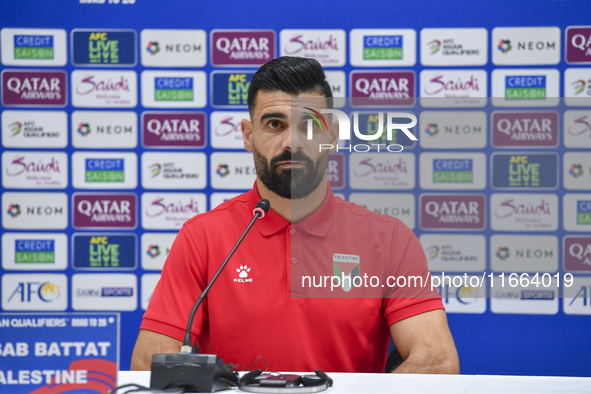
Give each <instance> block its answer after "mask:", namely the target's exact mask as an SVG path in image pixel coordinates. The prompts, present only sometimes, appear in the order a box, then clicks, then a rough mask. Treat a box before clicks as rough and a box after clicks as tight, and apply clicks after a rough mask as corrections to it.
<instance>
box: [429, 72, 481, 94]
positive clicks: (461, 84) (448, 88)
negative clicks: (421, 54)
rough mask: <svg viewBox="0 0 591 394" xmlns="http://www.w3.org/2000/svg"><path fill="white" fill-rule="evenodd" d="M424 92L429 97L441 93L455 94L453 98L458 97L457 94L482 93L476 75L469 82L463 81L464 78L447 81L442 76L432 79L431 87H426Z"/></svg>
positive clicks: (471, 76)
mask: <svg viewBox="0 0 591 394" xmlns="http://www.w3.org/2000/svg"><path fill="white" fill-rule="evenodd" d="M424 91H425V93H426V94H428V95H435V94H439V93H441V92H446V93H453V96H454V97H456V96H457V93H460V94H461V93H465V94H469V93H470V92H478V91H480V87H479V86H478V78H476V77H474V75H470V78H469V79H468V80H462V78H457V79H455V80H453V79H446V78H445V77H444V75H443V74H441V75H437V76H436V77H434V78H431V80H430V81H429V85H427V86H425V89H424Z"/></svg>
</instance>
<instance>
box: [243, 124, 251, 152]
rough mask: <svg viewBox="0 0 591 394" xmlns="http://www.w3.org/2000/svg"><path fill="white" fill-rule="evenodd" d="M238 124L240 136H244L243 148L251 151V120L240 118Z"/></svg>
mask: <svg viewBox="0 0 591 394" xmlns="http://www.w3.org/2000/svg"><path fill="white" fill-rule="evenodd" d="M240 126H241V127H242V137H243V138H244V149H246V150H247V151H249V152H252V122H250V121H249V120H246V119H242V121H240Z"/></svg>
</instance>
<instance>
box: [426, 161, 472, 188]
mask: <svg viewBox="0 0 591 394" xmlns="http://www.w3.org/2000/svg"><path fill="white" fill-rule="evenodd" d="M472 179H473V173H472V159H434V160H433V182H434V183H472Z"/></svg>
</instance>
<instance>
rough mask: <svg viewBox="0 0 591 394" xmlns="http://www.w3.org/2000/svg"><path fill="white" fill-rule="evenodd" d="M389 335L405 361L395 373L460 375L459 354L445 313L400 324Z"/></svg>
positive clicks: (439, 311) (441, 312) (392, 328)
mask: <svg viewBox="0 0 591 394" xmlns="http://www.w3.org/2000/svg"><path fill="white" fill-rule="evenodd" d="M390 333H391V334H392V339H393V340H394V344H395V345H396V349H398V352H399V353H400V355H401V356H402V358H403V359H404V360H405V361H404V362H403V363H402V364H400V366H399V367H398V368H396V369H395V370H394V373H447V374H452V373H454V374H455V373H460V361H459V359H458V352H457V351H456V345H455V344H454V340H453V338H452V336H451V332H450V331H449V326H448V325H447V316H446V314H445V311H444V310H442V309H437V310H434V311H429V312H425V313H421V314H419V315H415V316H412V317H409V318H408V319H404V320H401V321H399V322H397V323H394V324H392V325H391V326H390Z"/></svg>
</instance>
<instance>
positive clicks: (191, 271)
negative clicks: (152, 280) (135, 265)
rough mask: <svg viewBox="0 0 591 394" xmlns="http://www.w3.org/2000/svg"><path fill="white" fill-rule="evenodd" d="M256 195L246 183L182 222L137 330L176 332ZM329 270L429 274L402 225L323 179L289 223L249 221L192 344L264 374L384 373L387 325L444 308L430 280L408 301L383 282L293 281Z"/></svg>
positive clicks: (200, 315)
mask: <svg viewBox="0 0 591 394" xmlns="http://www.w3.org/2000/svg"><path fill="white" fill-rule="evenodd" d="M260 198H261V197H260V195H259V193H258V191H257V188H256V183H255V186H254V188H253V190H251V191H250V192H248V193H244V194H242V195H240V196H238V197H236V198H233V199H231V200H229V201H226V202H225V203H223V204H221V205H220V206H218V207H217V208H216V209H214V210H212V211H210V212H207V213H203V214H200V215H198V216H196V217H194V218H192V219H191V220H188V221H187V222H186V223H185V224H184V226H183V228H182V229H181V230H180V231H179V233H178V235H177V237H176V239H175V241H174V244H173V246H172V249H171V251H170V253H169V255H168V258H167V260H166V264H165V265H164V268H163V270H162V277H161V279H160V281H159V282H158V285H157V286H156V289H155V291H154V294H153V296H152V298H151V300H150V304H149V306H148V310H147V311H146V313H145V314H144V317H143V321H142V325H141V328H142V329H145V330H150V331H155V332H158V333H161V334H164V335H167V336H170V337H173V338H176V339H178V340H180V341H182V340H183V337H184V331H185V328H186V324H187V319H188V315H189V312H190V311H191V309H192V307H193V304H194V303H195V301H196V300H197V298H198V297H199V295H200V294H201V291H202V289H204V288H205V287H206V285H207V284H208V283H209V282H210V281H211V279H212V277H213V276H214V275H215V273H216V271H217V269H218V268H219V267H220V266H221V264H222V263H223V261H224V260H225V258H226V256H227V255H228V253H229V252H230V250H231V249H232V248H233V247H234V244H235V243H236V241H237V240H238V238H239V237H240V235H241V234H242V232H243V231H244V229H245V228H246V226H247V225H248V223H249V222H250V220H251V219H252V217H253V216H252V215H253V214H252V211H253V209H254V207H255V204H256V203H257V202H258V201H259V200H260ZM348 259H350V260H351V261H350V262H349V261H347V260H348ZM343 262H344V264H343ZM335 266H336V267H339V270H341V271H342V272H343V274H345V275H347V274H349V275H353V276H354V275H355V274H358V276H359V274H360V275H363V274H364V273H370V274H375V273H376V272H378V271H381V274H382V275H381V279H382V280H384V277H383V275H384V274H388V275H396V276H400V275H404V276H410V275H415V276H421V277H426V274H427V273H428V271H427V261H426V258H425V254H424V252H423V249H422V247H421V245H420V243H419V241H418V239H417V238H416V236H415V235H414V233H413V232H412V231H411V230H410V229H409V228H408V227H407V226H405V225H404V224H403V223H402V222H401V221H399V220H398V219H395V218H391V217H388V216H383V215H378V214H375V213H373V212H371V211H368V210H367V209H365V208H364V207H360V206H358V205H356V204H353V203H349V202H346V201H344V200H342V199H341V198H338V197H335V196H334V195H333V193H332V191H331V190H330V186H329V189H328V193H327V195H326V198H325V200H324V202H323V203H322V205H321V206H320V207H319V208H318V209H317V210H316V211H315V212H314V213H312V214H311V215H310V216H308V217H307V218H305V219H304V220H302V221H300V222H298V223H295V224H293V225H291V224H290V223H289V222H288V221H286V220H285V219H284V218H282V217H281V216H279V215H278V214H276V213H275V212H274V211H272V210H270V211H269V213H268V214H267V215H266V216H265V217H264V218H263V219H259V220H257V221H256V223H255V225H254V226H253V228H252V229H251V231H250V232H249V233H248V234H247V235H246V237H245V239H244V240H243V242H242V244H241V245H240V246H239V247H238V249H237V250H236V252H235V253H234V256H233V257H232V258H231V259H230V261H229V262H228V265H227V266H226V268H225V269H224V271H223V272H222V273H221V275H220V276H219V278H218V279H217V281H216V283H215V284H214V285H213V286H212V288H211V290H210V292H209V294H208V296H207V299H206V300H205V301H204V302H203V304H202V306H201V307H200V308H199V311H198V312H197V314H196V316H195V320H194V323H193V327H192V333H193V338H195V337H197V338H198V343H199V352H200V353H213V354H217V355H219V356H220V357H221V358H222V359H223V360H224V361H225V362H227V363H234V364H238V363H240V364H242V365H244V366H246V367H248V366H250V365H251V364H252V363H253V362H254V361H255V358H256V357H257V356H258V355H262V356H263V357H264V358H265V360H266V362H267V365H268V368H269V370H272V371H313V370H314V369H316V368H320V369H322V370H324V371H326V372H383V371H384V367H385V363H386V356H387V348H388V342H389V339H390V331H389V326H390V325H392V324H394V323H396V322H398V321H400V320H403V319H406V318H408V317H410V316H414V315H417V314H420V313H423V312H427V311H430V310H434V309H443V305H442V303H441V300H440V297H439V295H438V293H437V292H436V291H433V292H432V291H431V290H430V288H429V287H425V288H421V289H416V290H415V291H414V292H413V293H412V297H413V298H400V297H398V298H395V297H397V296H396V291H397V290H392V289H390V288H384V289H381V290H375V289H373V290H369V293H367V292H365V293H364V291H366V290H364V289H362V288H352V289H350V290H349V291H345V290H344V289H342V288H335V289H333V291H330V288H328V289H327V288H323V289H318V288H311V289H310V288H309V287H310V286H308V287H306V286H304V287H302V285H301V280H302V276H305V275H324V276H331V275H333V274H336V273H337V272H340V271H335ZM352 268H357V270H355V269H352ZM329 283H330V282H329ZM328 286H330V284H329V285H328ZM312 287H313V286H312ZM376 291H379V292H380V294H378V295H377V296H376ZM370 293H371V295H370V296H367V294H370ZM399 294H402V295H405V294H406V295H408V294H409V293H399ZM310 295H313V296H314V297H315V298H310V297H309V296H310ZM406 295H405V297H406ZM318 297H322V298H318ZM361 297H362V298H361ZM257 367H261V364H260V363H259V364H257Z"/></svg>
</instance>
